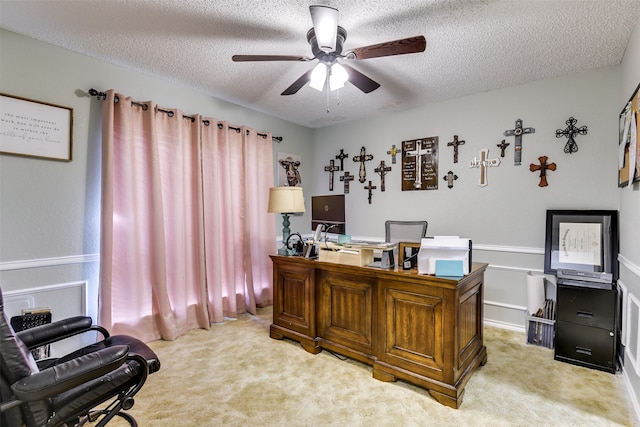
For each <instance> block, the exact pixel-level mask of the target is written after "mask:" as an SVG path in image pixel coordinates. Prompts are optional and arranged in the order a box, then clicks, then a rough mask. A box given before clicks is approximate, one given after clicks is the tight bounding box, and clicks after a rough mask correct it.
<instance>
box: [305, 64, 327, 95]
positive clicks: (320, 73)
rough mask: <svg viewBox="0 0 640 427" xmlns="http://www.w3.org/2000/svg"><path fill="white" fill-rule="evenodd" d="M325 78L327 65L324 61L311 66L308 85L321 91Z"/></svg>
mask: <svg viewBox="0 0 640 427" xmlns="http://www.w3.org/2000/svg"><path fill="white" fill-rule="evenodd" d="M326 80H327V66H326V65H325V64H324V63H322V62H321V63H319V64H318V65H316V66H315V67H314V68H313V71H312V72H311V81H310V82H309V86H310V87H312V88H314V89H315V90H317V91H320V92H322V89H323V88H324V82H325V81H326Z"/></svg>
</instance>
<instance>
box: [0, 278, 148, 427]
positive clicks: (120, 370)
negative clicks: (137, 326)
mask: <svg viewBox="0 0 640 427" xmlns="http://www.w3.org/2000/svg"><path fill="white" fill-rule="evenodd" d="M89 331H98V332H100V333H101V334H103V335H104V339H103V340H102V341H100V342H97V343H95V344H92V345H90V346H87V347H84V348H82V349H79V350H77V351H75V352H73V353H71V354H69V355H66V356H64V357H61V358H57V359H56V358H51V359H44V360H41V361H37V362H36V361H35V359H34V358H33V355H32V354H31V351H30V349H33V348H37V347H40V346H43V345H47V344H50V343H53V342H57V341H60V340H62V339H65V338H69V337H71V336H74V335H77V334H80V333H84V332H89ZM159 369H160V361H159V360H158V357H157V356H156V354H155V353H154V352H153V350H151V349H150V348H149V347H148V346H147V345H146V344H144V343H143V342H142V341H140V340H138V339H136V338H133V337H129V336H126V335H114V336H109V333H108V332H107V331H106V330H105V329H104V328H102V327H99V326H93V325H92V320H91V318H90V317H86V316H77V317H73V318H69V319H64V320H60V321H57V322H53V323H49V324H45V325H41V326H37V327H35V328H31V329H27V330H24V331H21V332H18V333H16V332H15V331H14V330H13V328H12V327H11V324H10V322H9V320H8V319H7V315H6V313H5V311H4V300H3V297H2V289H0V397H1V401H0V424H1V425H2V426H7V427H23V426H26V427H54V426H76V425H78V426H79V425H83V424H85V423H86V422H87V421H91V422H97V424H95V425H96V427H102V426H104V425H105V424H107V423H108V422H109V421H110V420H111V419H112V418H113V417H114V416H116V415H117V416H120V417H122V418H124V419H125V420H127V421H128V422H129V424H130V425H131V426H133V427H135V426H137V423H136V421H135V419H134V418H133V417H132V416H131V415H130V414H127V413H125V412H122V411H124V410H128V409H130V408H131V407H132V406H133V404H134V399H133V396H134V395H135V394H136V393H137V392H138V391H139V390H140V389H141V388H142V386H143V384H144V383H145V381H146V379H147V375H148V374H150V373H153V372H156V371H158V370H159ZM109 401H110V402H109ZM105 402H109V403H105ZM98 406H100V408H102V409H100V410H96V409H95V408H96V407H98Z"/></svg>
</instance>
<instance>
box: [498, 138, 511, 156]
mask: <svg viewBox="0 0 640 427" xmlns="http://www.w3.org/2000/svg"><path fill="white" fill-rule="evenodd" d="M510 145H511V144H509V143H508V142H504V139H503V140H502V142H501V143H500V144H498V148H499V149H500V157H504V150H506V149H507V147H508V146H510Z"/></svg>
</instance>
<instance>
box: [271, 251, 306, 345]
mask: <svg viewBox="0 0 640 427" xmlns="http://www.w3.org/2000/svg"><path fill="white" fill-rule="evenodd" d="M314 274H315V270H314V269H313V268H309V267H306V266H304V265H298V264H287V263H274V269H273V323H275V324H276V325H279V326H282V327H284V328H287V329H290V330H292V331H296V332H299V333H301V334H303V335H306V336H308V337H310V338H315V337H316V324H315V311H314V307H315V291H314Z"/></svg>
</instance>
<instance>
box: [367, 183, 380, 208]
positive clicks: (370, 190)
mask: <svg viewBox="0 0 640 427" xmlns="http://www.w3.org/2000/svg"><path fill="white" fill-rule="evenodd" d="M376 188H378V187H376V186H375V185H371V181H369V185H365V186H364V189H365V190H369V204H371V196H372V195H373V191H372V190H375V189H376Z"/></svg>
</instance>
